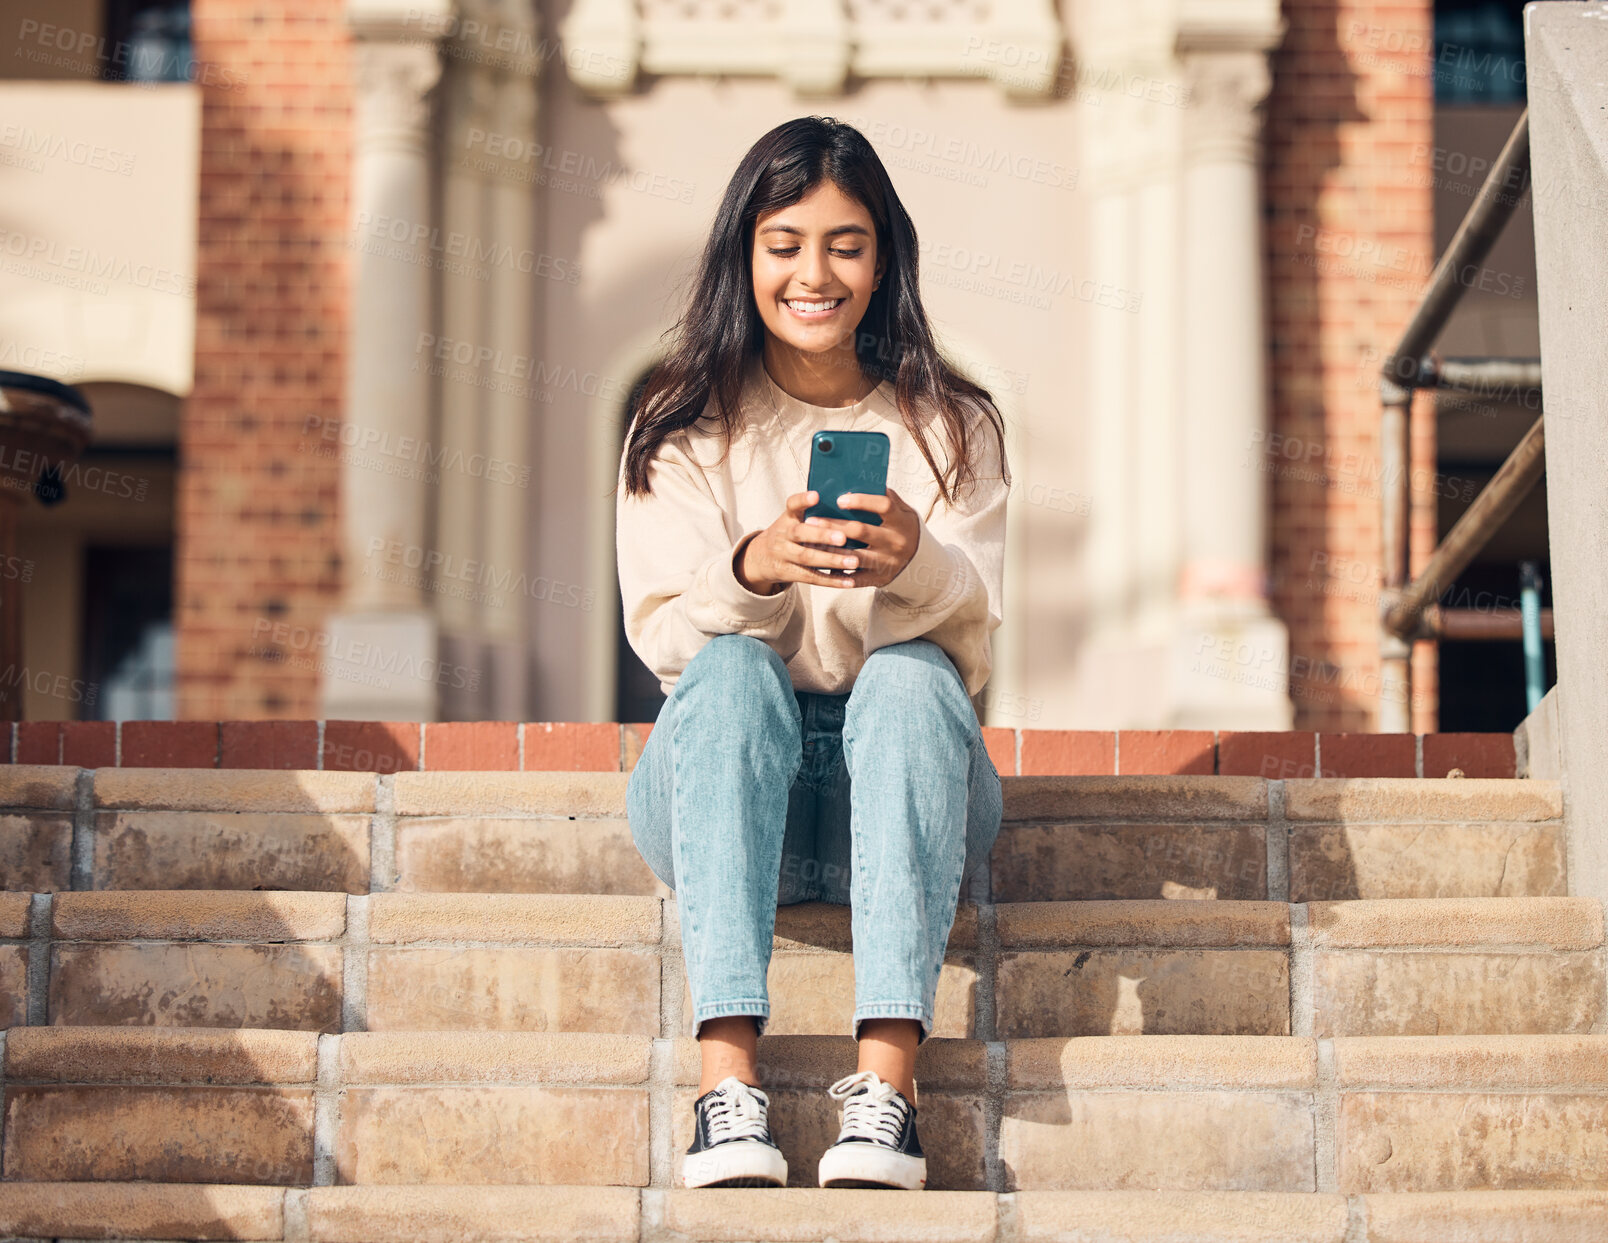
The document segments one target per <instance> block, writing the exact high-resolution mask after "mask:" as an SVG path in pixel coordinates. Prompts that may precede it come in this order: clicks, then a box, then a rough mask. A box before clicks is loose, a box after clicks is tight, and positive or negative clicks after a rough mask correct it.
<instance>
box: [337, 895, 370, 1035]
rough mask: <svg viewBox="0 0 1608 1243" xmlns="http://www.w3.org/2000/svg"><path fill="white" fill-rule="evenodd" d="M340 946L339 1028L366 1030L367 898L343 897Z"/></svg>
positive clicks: (360, 896) (366, 896)
mask: <svg viewBox="0 0 1608 1243" xmlns="http://www.w3.org/2000/svg"><path fill="white" fill-rule="evenodd" d="M342 942H343V943H342V947H341V1030H342V1031H348V1032H361V1031H367V1030H368V952H369V899H368V895H367V894H348V895H347V896H346V932H345V935H344V936H343V937H342Z"/></svg>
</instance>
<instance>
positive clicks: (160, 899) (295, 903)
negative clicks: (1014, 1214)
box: [0, 889, 1605, 952]
mask: <svg viewBox="0 0 1608 1243" xmlns="http://www.w3.org/2000/svg"><path fill="white" fill-rule="evenodd" d="M47 896H48V898H49V900H50V904H51V928H52V935H53V936H56V937H59V938H63V939H68V940H84V941H98V940H129V939H164V940H229V941H235V940H246V941H249V940H258V939H260V940H266V941H273V942H279V941H300V940H305V941H320V940H331V939H336V938H339V937H340V936H342V935H343V934H344V932H345V931H346V912H347V910H348V903H349V901H354V902H361V903H366V910H367V927H368V938H369V940H370V941H372V942H375V943H387V944H404V943H424V942H431V941H441V942H458V941H461V940H472V941H476V942H487V943H503V942H508V943H521V942H531V943H541V944H556V945H619V944H632V945H650V944H657V943H659V941H660V940H661V935H663V933H662V930H663V931H664V932H667V933H668V936H669V939H670V941H671V942H672V943H674V940H675V939H676V926H677V924H676V920H675V919H674V917H673V916H672V915H671V914H670V911H669V909H668V905H667V904H673V902H674V899H673V898H671V899H660V898H656V897H643V896H633V895H621V894H523V893H521V894H487V893H379V894H373V895H347V894H339V893H322V892H318V891H300V890H273V891H255V892H254V891H249V890H231V889H144V890H112V891H106V890H99V891H87V892H66V893H57V894H51V895H47ZM27 897H28V895H26V894H10V895H4V900H3V901H0V936H10V937H22V936H25V935H26V918H27V910H28V903H27V901H25V899H26V898H27ZM990 906H991V908H992V910H993V911H994V913H995V925H996V929H997V932H998V936H999V944H1000V947H1001V948H1002V949H1021V948H1028V947H1033V946H1052V947H1074V946H1084V945H1152V946H1173V945H1177V946H1199V947H1205V946H1237V945H1249V946H1283V945H1288V944H1289V943H1290V912H1291V911H1292V910H1293V909H1298V908H1301V907H1304V908H1305V910H1306V911H1307V914H1308V926H1309V928H1310V931H1311V936H1312V940H1313V943H1314V944H1317V945H1322V946H1326V947H1331V948H1357V949H1370V948H1380V947H1387V946H1388V947H1402V946H1409V945H1412V946H1427V947H1435V948H1440V949H1448V948H1459V947H1461V948H1469V947H1474V946H1487V945H1539V946H1545V947H1548V948H1552V949H1559V950H1579V949H1591V948H1595V947H1598V946H1601V945H1602V944H1603V942H1604V933H1605V930H1604V919H1603V907H1602V903H1601V902H1599V901H1597V900H1596V899H1594V898H1585V897H1548V896H1522V897H1480V898H1379V899H1342V900H1337V901H1323V902H1310V903H1302V904H1291V903H1285V902H1276V901H1265V900H1251V899H1214V900H1210V901H1207V900H1195V899H1171V898H1115V899H1108V898H1100V899H1089V900H1083V901H1046V902H1000V903H993V904H990ZM977 915H978V906H977V904H976V903H974V902H971V901H968V900H963V901H961V902H960V903H959V905H958V907H957V911H956V916H955V922H954V927H953V929H952V931H951V937H950V948H951V949H952V950H954V949H967V948H972V947H973V946H974V945H975V944H976V935H977V933H976V928H977V922H976V921H977ZM850 920H851V912H850V908H849V907H847V906H844V905H839V904H834V903H825V902H804V903H795V904H789V905H787V906H782V907H779V908H778V909H777V913H776V941H775V944H776V947H777V948H779V949H780V948H798V947H801V946H805V947H814V948H819V949H825V950H833V951H838V952H844V951H847V950H848V949H849V947H850V938H849V935H848V929H849V924H850Z"/></svg>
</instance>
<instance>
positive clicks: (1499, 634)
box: [1413, 604, 1552, 642]
mask: <svg viewBox="0 0 1608 1243" xmlns="http://www.w3.org/2000/svg"><path fill="white" fill-rule="evenodd" d="M1538 620H1539V622H1540V627H1541V637H1542V638H1543V639H1550V638H1551V637H1552V610H1551V609H1542V610H1541V612H1540V616H1539V619H1538ZM1523 637H1524V610H1523V608H1522V606H1521V607H1520V608H1516V609H1506V608H1504V609H1448V608H1442V607H1441V606H1440V605H1438V604H1431V605H1430V606H1429V607H1428V608H1427V609H1425V610H1424V615H1423V617H1422V618H1421V619H1420V620H1419V623H1418V629H1417V630H1416V631H1414V632H1413V638H1415V639H1455V640H1458V641H1461V642H1468V641H1470V640H1474V641H1480V640H1502V639H1506V640H1513V639H1522V638H1523Z"/></svg>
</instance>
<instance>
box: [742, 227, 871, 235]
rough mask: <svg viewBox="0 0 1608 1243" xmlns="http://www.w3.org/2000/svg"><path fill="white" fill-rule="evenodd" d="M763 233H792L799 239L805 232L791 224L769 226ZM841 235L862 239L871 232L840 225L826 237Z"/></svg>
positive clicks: (862, 228) (863, 228)
mask: <svg viewBox="0 0 1608 1243" xmlns="http://www.w3.org/2000/svg"><path fill="white" fill-rule="evenodd" d="M760 232H761V233H792V234H795V235H796V236H798V237H803V236H804V230H803V229H800V228H797V227H795V226H794V225H790V224H768V225H766V226H765V227H764V228H763V229H761V230H760ZM839 233H858V234H860V235H861V236H862V237H870V236H871V230H870V229H867V228H865V227H864V226H863V225H858V224H840V225H838V227H837V228H835V229H828V230H827V231H826V235H827V236H828V237H835V236H837V235H838V234H839Z"/></svg>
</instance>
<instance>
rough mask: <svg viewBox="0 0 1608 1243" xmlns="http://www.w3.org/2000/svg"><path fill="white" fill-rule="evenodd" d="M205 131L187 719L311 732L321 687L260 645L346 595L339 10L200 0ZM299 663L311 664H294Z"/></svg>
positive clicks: (182, 565)
mask: <svg viewBox="0 0 1608 1243" xmlns="http://www.w3.org/2000/svg"><path fill="white" fill-rule="evenodd" d="M192 11H193V15H194V39H195V56H196V59H197V60H198V61H199V62H201V63H203V64H209V65H211V66H213V67H214V71H213V72H211V73H209V74H208V75H206V80H207V81H210V83H211V85H206V86H204V87H203V97H202V98H203V103H202V114H201V118H202V119H201V200H200V243H199V254H198V256H197V288H196V301H197V312H198V314H197V322H196V360H195V361H196V380H195V391H194V394H193V396H192V397H191V399H190V401H189V404H188V407H187V409H186V412H185V418H184V426H183V429H182V431H181V440H180V444H181V450H180V452H181V468H180V478H179V495H178V515H177V524H176V525H177V528H178V538H177V568H176V579H177V600H176V606H175V613H176V617H175V623H176V628H177V648H178V657H177V658H178V703H177V705H176V706H177V713H178V715H179V716H180V717H191V718H202V719H213V720H215V719H217V718H219V717H225V716H227V717H265V716H266V717H286V716H311V715H314V714H315V713H316V709H317V692H318V678H317V674H316V672H315V670H314V669H313V668H312V667H310V662H309V661H306V660H302V659H300V658H299V654H298V653H296V652H291V653H284V654H282V655H280V656H279V657H278V658H276V657H275V654H274V651H273V649H272V647H271V645H270V644H268V643H265V642H263V641H262V639H261V637H260V636H261V634H262V632H263V631H265V630H267V629H268V628H269V627H270V626H271V624H272V623H276V622H286V623H289V624H290V625H291V626H293V627H298V626H299V627H306V628H308V629H310V630H313V631H316V630H317V629H318V628H319V627H321V626H322V625H323V623H324V617H325V615H326V613H327V612H328V610H329V608H330V607H331V605H332V604H333V602H334V601H335V599H336V596H337V592H338V588H339V584H340V573H339V560H338V538H339V536H338V522H339V509H338V504H337V502H338V483H339V468H338V464H337V463H336V462H335V460H334V459H332V458H329V457H323V456H319V455H317V454H316V453H314V452H310V450H313V449H314V447H315V446H316V445H319V444H323V443H325V442H323V441H321V440H320V439H319V438H318V437H316V436H310V435H308V434H306V429H307V428H308V427H309V426H310V425H311V426H316V424H310V422H309V421H310V420H317V419H328V420H335V419H338V418H339V417H340V411H341V406H342V400H341V394H342V389H343V385H344V366H345V360H344V336H345V315H346V309H345V308H346V270H347V264H346V251H345V237H346V215H347V203H348V178H349V171H348V170H349V163H350V147H351V137H350V131H351V106H352V91H351V77H352V71H351V67H350V58H349V53H348V48H347V38H346V33H345V22H344V17H343V11H344V5H343V4H342V2H341V0H276V2H275V3H273V4H266V3H262V2H261V0H249V2H248V0H194V3H193V5H192ZM305 650H306V649H305V646H304V648H303V651H305Z"/></svg>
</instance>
